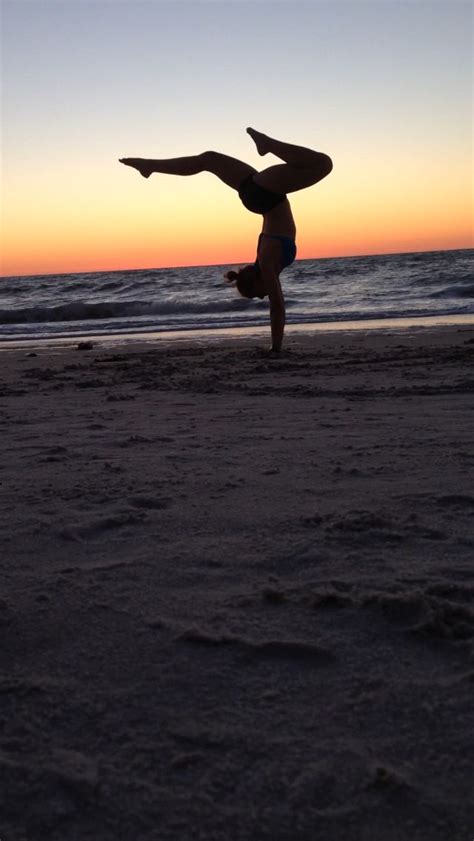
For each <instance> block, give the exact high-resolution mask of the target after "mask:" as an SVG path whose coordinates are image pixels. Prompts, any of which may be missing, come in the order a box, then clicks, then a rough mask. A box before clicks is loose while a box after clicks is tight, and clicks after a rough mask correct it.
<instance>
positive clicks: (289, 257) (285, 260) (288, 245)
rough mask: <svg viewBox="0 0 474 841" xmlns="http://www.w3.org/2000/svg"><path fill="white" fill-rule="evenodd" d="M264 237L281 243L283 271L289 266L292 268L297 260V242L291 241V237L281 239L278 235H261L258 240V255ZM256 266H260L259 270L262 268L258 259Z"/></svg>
mask: <svg viewBox="0 0 474 841" xmlns="http://www.w3.org/2000/svg"><path fill="white" fill-rule="evenodd" d="M262 237H269V239H278V240H279V241H280V242H281V252H282V253H281V259H282V264H281V267H282V269H286V267H287V266H290V265H291V263H293V262H294V260H295V258H296V242H295V241H294V239H291V237H281V236H278V234H264V233H261V234H260V236H259V238H258V245H257V253H258V249H259V247H260V240H261V238H262ZM255 265H256V266H258V268H260V266H259V263H258V258H257V260H256V261H255Z"/></svg>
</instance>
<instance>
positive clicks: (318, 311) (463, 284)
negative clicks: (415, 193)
mask: <svg viewBox="0 0 474 841" xmlns="http://www.w3.org/2000/svg"><path fill="white" fill-rule="evenodd" d="M229 268H230V267H229V266H228V265H226V266H195V267H188V268H170V269H140V270H134V271H130V270H127V271H113V272H110V271H109V272H88V273H76V274H54V275H34V276H28V277H27V276H24V277H4V278H0V342H9V341H10V342H11V341H13V340H22V341H24V340H25V339H26V340H27V339H31V340H38V339H60V338H72V337H75V336H77V337H81V336H87V335H94V336H100V335H104V336H107V335H117V334H127V333H133V334H137V333H147V332H169V331H189V330H199V329H203V330H204V329H207V330H209V329H211V330H212V329H215V328H229V327H240V328H242V327H247V326H253V327H259V326H263V325H264V324H267V323H268V320H269V315H268V303H267V302H265V301H259V300H254V301H248V300H246V299H243V298H241V297H240V296H239V294H238V293H237V291H236V290H235V289H234V288H232V287H229V286H228V285H227V284H226V282H225V280H224V278H223V275H224V273H225V272H226V271H227V270H228V269H229ZM232 268H234V267H233V266H232ZM473 269H474V250H473V249H463V250H455V251H431V252H418V253H409V254H382V255H370V256H367V257H337V258H332V259H318V260H296V262H295V263H293V264H292V265H291V266H290V267H289V268H288V269H285V270H284V272H283V273H282V275H281V282H282V288H283V291H284V295H285V301H286V308H287V324H296V325H297V324H306V325H307V324H312V323H314V324H319V323H334V322H342V321H344V322H347V321H356V320H377V321H380V320H384V319H392V318H417V317H421V316H465V315H469V314H472V313H474V271H473Z"/></svg>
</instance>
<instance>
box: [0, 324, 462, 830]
mask: <svg viewBox="0 0 474 841" xmlns="http://www.w3.org/2000/svg"><path fill="white" fill-rule="evenodd" d="M266 343H267V342H266V340H257V339H255V338H254V337H252V338H247V339H239V340H234V341H221V342H210V343H209V344H208V345H206V344H204V343H197V342H196V341H194V342H190V341H187V342H186V341H184V342H176V343H169V342H165V343H160V344H155V345H150V344H148V345H147V344H137V345H132V346H111V345H108V344H106V343H104V344H102V345H101V344H96V345H95V346H94V347H93V349H92V350H89V351H80V350H78V349H76V348H75V347H69V348H51V347H49V348H48V347H41V348H40V347H37V348H36V349H35V353H36V356H32V355H31V351H30V352H28V350H26V349H21V350H18V349H16V350H11V349H10V350H7V351H5V352H3V353H2V354H1V356H0V359H1V362H2V376H1V388H0V394H1V403H0V407H1V408H0V424H1V425H0V430H1V438H0V441H1V445H0V446H1V451H2V452H1V475H0V480H1V486H0V490H1V497H2V504H1V509H0V517H1V534H2V537H1V543H2V545H1V560H0V567H1V578H2V592H1V594H0V596H1V600H0V625H1V634H2V645H1V651H2V657H1V672H0V722H1V749H0V751H1V753H0V756H1V766H2V767H1V777H2V785H1V787H0V837H1V838H2V841H26V839H27V840H28V841H43V839H48V841H78V839H81V841H83V840H84V841H85V839H87V840H88V841H89V840H90V841H109V839H110V841H119V839H124V841H129V839H130V840H131V839H133V841H152V840H153V841H191V839H193V841H204V840H205V841H227V839H229V840H230V839H231V840H232V841H342V839H344V841H420V840H421V839H422V840H423V841H448V839H449V841H470V839H471V838H472V837H473V832H474V808H473V791H472V780H473V756H474V745H473V739H472V736H473V730H474V727H473V725H474V716H473V705H472V697H473V677H474V668H473V657H472V652H473V648H472V642H473V628H474V613H473V608H472V593H473V588H474V567H473V563H472V561H473V554H474V533H473V519H474V482H473V467H474V448H473V437H474V423H473V421H474V412H473V410H474V400H473V387H474V372H473V369H472V362H473V358H474V328H472V327H464V326H459V327H457V328H456V327H451V328H444V329H422V330H400V331H398V332H392V333H390V332H384V331H378V330H373V331H366V332H365V331H360V332H358V333H337V332H333V333H322V332H320V333H317V334H314V335H310V334H309V335H305V336H298V335H292V336H291V337H289V338H288V341H287V348H288V350H287V353H286V354H284V355H282V356H281V358H278V359H271V358H268V357H267V356H265V355H264V353H263V351H262V347H264V346H265V344H266Z"/></svg>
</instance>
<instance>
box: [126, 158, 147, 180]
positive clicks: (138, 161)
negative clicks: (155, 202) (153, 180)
mask: <svg viewBox="0 0 474 841" xmlns="http://www.w3.org/2000/svg"><path fill="white" fill-rule="evenodd" d="M119 161H120V163H121V164H125V166H133V168H134V169H138V172H139V173H140V175H143V177H144V178H149V177H150V175H151V173H152V172H153V165H152V164H151V163H150V161H148V160H147V159H146V158H119Z"/></svg>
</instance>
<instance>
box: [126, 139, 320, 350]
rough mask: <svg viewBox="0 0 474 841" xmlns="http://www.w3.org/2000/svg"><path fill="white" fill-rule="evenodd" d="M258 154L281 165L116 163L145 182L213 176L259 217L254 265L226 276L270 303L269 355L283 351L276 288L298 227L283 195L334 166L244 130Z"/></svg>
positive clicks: (198, 159)
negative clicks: (157, 174)
mask: <svg viewBox="0 0 474 841" xmlns="http://www.w3.org/2000/svg"><path fill="white" fill-rule="evenodd" d="M247 132H248V134H249V135H250V137H251V138H252V139H253V140H254V142H255V144H256V146H257V151H258V153H259V154H260V155H266V154H268V152H271V153H272V154H274V155H276V157H277V158H280V159H281V160H282V161H284V162H285V163H283V164H277V165H276V166H270V167H268V169H264V170H262V172H258V171H257V170H256V169H254V168H253V167H252V166H249V164H246V163H243V162H242V161H239V160H237V159H236V158H231V157H229V156H228V155H222V154H221V153H220V152H203V153H202V154H200V155H192V156H190V157H185V158H169V159H166V160H158V161H155V160H151V159H148V158H120V163H122V164H125V165H126V166H131V167H134V168H135V169H137V170H138V172H139V173H140V174H141V175H143V177H144V178H149V176H150V175H151V174H152V173H153V172H161V173H165V174H168V175H196V174H197V173H198V172H212V173H213V174H214V175H217V177H218V178H220V179H221V181H223V182H224V183H225V184H228V185H229V187H232V189H234V190H237V192H238V194H239V197H240V200H241V202H242V204H243V205H244V207H246V208H247V210H250V211H251V212H252V213H260V214H262V216H263V228H262V232H261V234H260V236H259V239H258V246H257V259H256V262H255V263H254V264H253V265H250V266H245V267H244V268H243V269H240V271H238V272H233V271H230V272H228V273H227V274H226V278H227V279H228V280H229V281H235V284H236V286H237V289H238V290H239V292H240V294H241V295H243V296H244V297H245V298H255V297H256V298H264V297H265V296H266V295H268V297H269V300H270V321H271V330H272V347H271V350H272V351H273V352H276V353H278V352H279V351H280V350H281V345H282V341H283V331H284V328H285V301H284V298H283V293H282V290H281V285H280V273H281V272H282V270H283V269H284V268H286V267H287V266H289V265H290V263H292V262H293V260H294V259H295V257H296V243H295V237H296V227H295V222H294V219H293V215H292V213H291V207H290V203H289V201H288V199H287V197H286V194H287V193H294V192H296V191H297V190H303V189H304V188H305V187H311V185H312V184H316V183H317V182H318V181H321V179H322V178H325V177H326V175H329V173H330V172H331V170H332V161H331V158H329V157H328V156H327V155H325V154H323V153H321V152H314V151H313V150H312V149H306V148H305V147H303V146H294V145H293V144H292V143H282V142H281V141H280V140H274V139H273V138H272V137H268V136H267V135H266V134H262V133H261V132H259V131H255V129H252V128H248V129H247Z"/></svg>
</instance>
